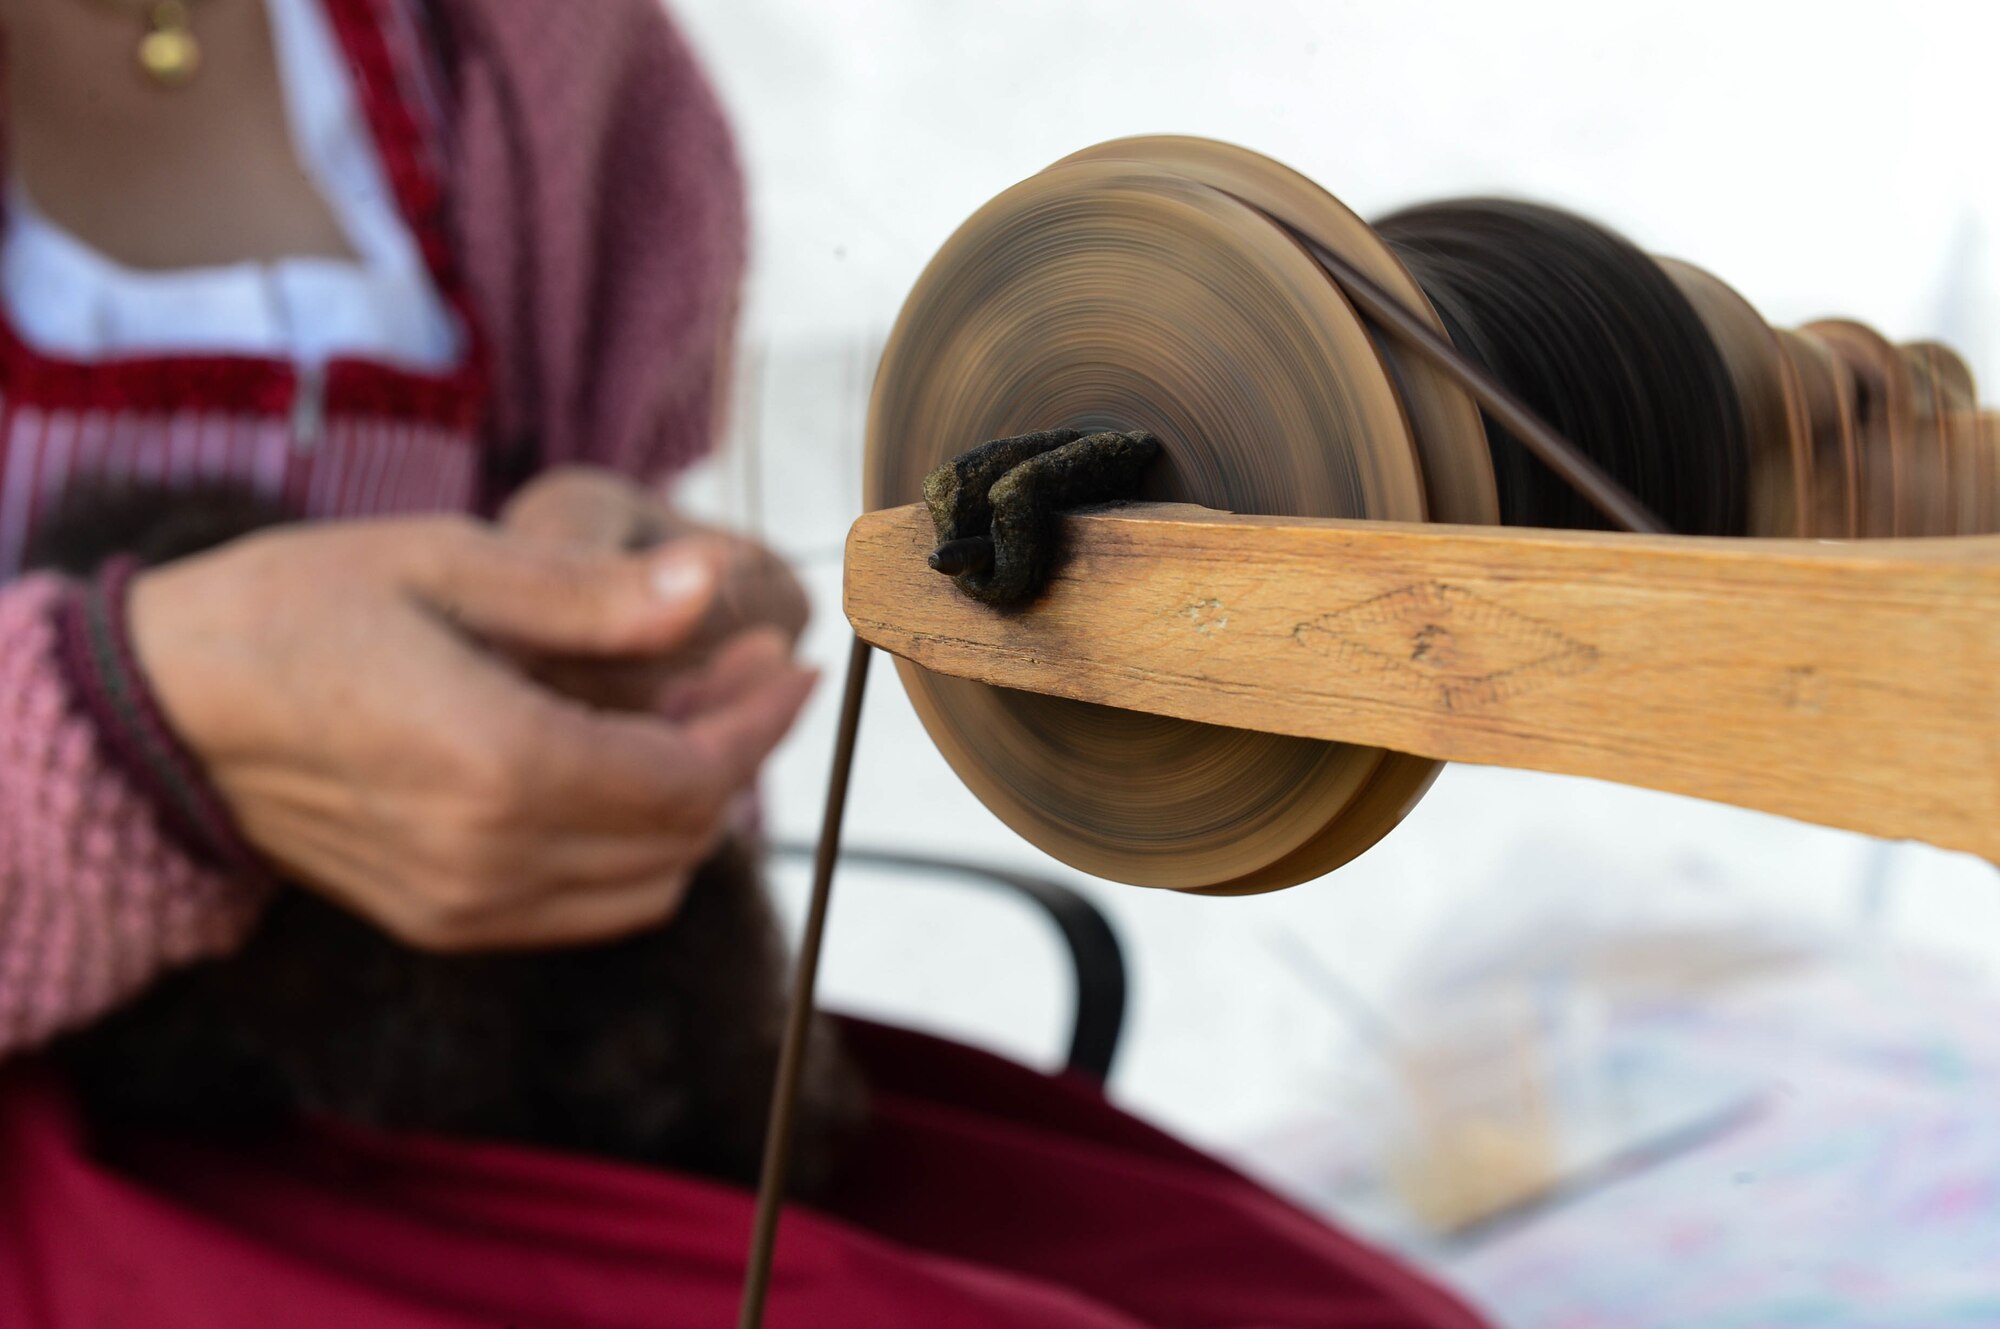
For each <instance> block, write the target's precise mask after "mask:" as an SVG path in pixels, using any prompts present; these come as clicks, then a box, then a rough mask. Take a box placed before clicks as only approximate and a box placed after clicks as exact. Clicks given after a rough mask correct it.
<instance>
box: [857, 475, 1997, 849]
mask: <svg viewBox="0 0 2000 1329" xmlns="http://www.w3.org/2000/svg"><path fill="white" fill-rule="evenodd" d="M1064 520H1065V522H1066V528H1065V530H1064V534H1063V546H1064V548H1065V550H1066V551H1067V552H1066V555H1065V557H1064V561H1063V563H1062V565H1061V566H1060V567H1059V568H1058V570H1057V572H1056V574H1055V576H1054V577H1053V578H1052V580H1051V582H1050V584H1049V588H1048V592H1047V594H1046V595H1045V596H1044V597H1043V598H1042V599H1041V600H1039V601H1037V602H1036V603H1035V604H1034V605H1033V606H1032V607H1031V608H1029V609H1027V610H1025V611H1022V612H1015V613H1004V612H996V611H994V610H991V609H988V608H986V607H985V606H983V605H979V604H976V603H974V602H973V601H971V600H969V599H968V598H966V597H965V596H964V595H962V594H961V593H959V592H958V590H957V589H956V588H955V587H954V586H953V585H952V583H951V582H950V581H949V580H948V579H946V578H944V577H941V576H939V575H938V574H937V573H935V572H933V571H931V569H930V568H929V567H928V566H927V565H926V563H925V559H926V557H927V556H928V554H929V553H930V551H931V547H932V546H933V544H934V543H935V539H936V537H935V532H934V531H933V528H932V525H931V520H930V517H929V516H928V515H927V513H926V512H925V510H924V509H923V508H922V507H920V506H911V507H904V508H893V509H888V510H884V511H880V512H873V513H869V514H867V515H866V516H864V517H862V518H861V520H859V521H858V522H856V523H855V524H854V527H853V529H852V531H850V533H849V535H848V539H847V578H846V593H845V607H846V612H847V617H848V619H849V621H850V622H852V624H853V625H854V630H855V632H856V633H858V634H859V635H860V636H861V638H862V639H863V640H865V641H867V642H869V643H871V644H873V645H876V646H879V647H881V648H883V649H884V650H887V651H890V652H892V653H894V654H896V655H900V656H903V657H906V658H907V659H909V660H912V661H914V662H915V663H917V664H919V665H922V666H923V667H924V668H926V669H931V670H935V671H937V672H939V673H944V674H951V675H957V676H959V677H963V678H972V679H977V680H979V681H981V682H985V683H991V684H996V685H999V686H1003V687H1010V688H1021V689H1026V690H1029V691H1033V692H1042V693H1050V694H1054V695H1057V696H1062V697H1068V698H1072V699H1075V700H1079V701H1088V702H1098V703H1102V704H1105V705H1110V706H1119V707H1124V708H1127V709H1131V710H1139V711H1149V712H1154V713H1157V714H1161V715H1170V716H1175V717H1178V718H1181V719H1186V720H1198V721H1203V722H1206V723H1210V724H1218V725H1228V726H1233V727H1236V728H1244V729H1258V730H1265V731H1269V732H1272V733H1281V734H1293V735H1299V736H1302V737H1308V738H1323V739H1335V740H1340V741H1345V742H1354V743H1366V744H1371V745H1373V746H1376V747H1384V748H1393V749H1396V750H1399V751H1402V752H1408V753H1414V754H1416V755H1418V756H1423V757H1434V758H1440V759H1444V760H1449V761H1465V762H1479V763H1484V764H1488V765H1496V766H1518V767H1524V768H1528V769H1532V770H1541V771H1556V772H1561V773H1564V774H1570V775H1586V776H1593V777H1595V778H1598V779H1603V780H1612V781H1616V782H1618V783H1621V784H1631V785H1643V786H1647V787H1649V788H1654V789H1665V790H1671V791H1674V792H1676V793H1682V794H1691V795H1694V796H1696V797H1700V798H1707V799H1713V800H1716V801H1719V802H1724V803H1733V804H1736V805H1738V806H1741V807H1747V808H1757V809H1760V810H1763V811H1766V812H1776V813H1781V814H1783V815H1785V816H1790V817H1798V818H1801V819H1803V820H1806V821H1814V822H1821V823H1824V824H1826V825H1830V826H1842V827H1846V828H1849V829H1852V830H1857V831H1863V832H1866V833H1868V834H1872V835H1880V836H1889V837H1896V838H1908V839H1917V840H1925V841H1928V842H1930V843H1932V844H1936V845H1940V846H1943V847H1945V848H1950V849H1962V850H1969V851H1971V852H1974V853H1977V854H1981V855H1983V856H1985V857H1986V858H1989V859H1993V860H1995V861H2000V536H1996V537H1974V538H1963V539H1950V540H1898V541H1889V540H1875V541H1867V542H1853V543H1834V542H1818V541H1793V540H1742V539H1737V540H1725V539H1699V538H1690V537H1677V536H1640V535H1622V534H1609V533H1606V534H1599V533H1595V532H1571V531H1542V530H1518V529H1497V528H1490V527H1467V526H1436V525H1405V524H1398V523H1387V522H1359V521H1332V520H1304V519H1282V518H1267V517H1239V516H1234V515H1230V514H1227V513H1220V512H1213V511H1210V510H1208V509H1205V508H1195V507H1185V506H1176V505H1161V504H1150V505H1131V506H1126V507H1120V508H1116V509H1107V510H1102V511H1099V512H1095V513H1088V514H1081V515H1076V516H1072V517H1068V518H1065V519H1064Z"/></svg>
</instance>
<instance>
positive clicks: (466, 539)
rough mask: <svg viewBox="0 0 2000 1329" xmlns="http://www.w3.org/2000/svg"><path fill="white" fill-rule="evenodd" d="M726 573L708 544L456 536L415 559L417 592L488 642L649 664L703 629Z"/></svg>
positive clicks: (479, 531)
mask: <svg viewBox="0 0 2000 1329" xmlns="http://www.w3.org/2000/svg"><path fill="white" fill-rule="evenodd" d="M721 575H722V568H721V566H720V561H719V555H718V554H717V552H716V551H715V550H714V549H713V548H712V547H710V546H708V545H707V544H706V543H705V542H702V541H692V540H690V541H683V542H676V543H675V544H672V545H669V546H666V547H664V548H661V549H656V550H652V551H649V552H647V553H642V554H614V553H600V552H593V551H588V550H580V549H575V548H563V547H557V546H552V545H545V544H538V543H533V542H530V541H527V540H522V539H517V538H512V537H510V536H508V535H507V534H505V533H503V532H499V531H494V530H491V529H487V528H478V527H472V528H466V527H459V528H457V529H456V530H454V531H452V532H451V533H449V534H442V535H441V538H440V541H439V545H438V547H436V548H433V549H430V550H427V551H425V553H424V556H421V557H419V558H417V559H416V560H414V569H413V575H412V577H411V579H410V580H411V589H412V590H413V591H414V592H415V593H416V594H417V595H418V597H419V598H420V599H421V600H422V601H423V602H424V603H425V604H427V605H428V606H430V607H431V608H433V609H434V610H436V611H437V612H439V613H441V614H443V615H444V616H446V617H447V618H450V619H451V620H453V621H454V622H456V623H458V624H459V625H461V626H462V627H464V628H466V629H467V630H468V631H470V632H472V633H474V634H475V635H477V636H480V637H483V638H486V639H487V640H489V641H495V642H504V643H506V644H509V645H515V646H522V647H526V648H529V649H531V650H536V651H541V652H545V653H550V654H563V655H603V656H617V655H652V654H658V653H660V652H663V651H668V650H671V649H673V648H674V647H676V646H678V645H680V644H681V643H682V642H684V641H685V640H686V639H687V638H689V637H690V636H692V635H694V633H695V632H696V631H697V630H698V629H699V628H700V627H701V625H702V622H703V620H704V618H705V617H706V616H707V614H708V610H709V606H710V604H711V602H712V601H713V600H714V598H715V593H716V588H717V586H718V584H719V583H720V580H721Z"/></svg>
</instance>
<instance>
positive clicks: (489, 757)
mask: <svg viewBox="0 0 2000 1329" xmlns="http://www.w3.org/2000/svg"><path fill="white" fill-rule="evenodd" d="M714 557H715V555H714V554H713V553H712V552H710V551H707V550H706V549H704V548H703V547H701V546H699V545H696V544H692V543H690V544H688V545H686V546H675V547H670V548H668V549H667V550H665V551H663V552H658V553H653V554H608V553H590V552H584V551H576V550H566V549H561V548H553V547H542V546H536V545H532V544H529V543H527V542H524V541H519V540H512V539H509V538H507V537H505V536H503V535H501V534H499V533H496V532H494V531H492V530H491V529H489V528H487V527H484V526H482V525H480V524H478V523H475V522H472V521H469V520H466V519H462V518H456V517H427V518H413V519H396V520H382V521H370V522H351V523H341V524H325V525H307V526H296V527H285V528H280V529H277V530H274V531H270V532H265V533H262V534H258V535H253V536H251V537H249V538H248V539H244V540H239V541H236V542H234V543H232V544H229V545H225V546H223V547H221V548H219V549H217V550H214V551H212V552H210V553H206V554H202V555H198V556H196V557H193V558H189V559H185V560H182V561H179V562H175V563H170V564H166V565H163V566H161V567H158V568H155V569H152V570H150V571H147V572H144V573H142V574H140V575H139V576H138V577H137V578H136V579H135V580H134V582H133V584H132V591H131V599H130V602H129V607H128V612H129V615H130V631H131V637H132V643H133V648H134V651H135V653H136V654H137V655H138V658H139V662H140V665H141V667H142V668H143V669H144V670H145V672H146V674H147V677H148V679H149V680H150V682H151V684H152V688H153V691H154V693H155V695H156V696H157V697H158V699H159V702H160V705H161V707H162V709H163V710H164V711H165V713H166V715H167V718H168V719H169V721H170V722H171V723H172V724H173V725H174V727H175V729H176V731H177V732H178V733H179V734H180V736H181V738H182V740H183V741H184V742H185V743H186V744H187V745H188V747H189V748H190V749H192V750H193V752H194V753H195V755H196V756H197V757H199V758H200V759H201V760H202V762H203V763H204V765H205V766H206V768H207V770H208V772H209V775H210V777H211V778H212V779H213V781H214V782H215V784H216V786H217V788H218V789H219V790H220V791H221V793H222V796H223V798H224V799H225V801H226V802H227V803H228V804H229V806H230V808H231V810H232V811H233V812H234V814H235V816H236V819H237V822H238V824H239V826H240V827H241V828H242V830H243V832H244V833H245V835H246V836H247V837H248V838H249V840H250V841H251V843H252V844H254V845H256V846H257V848H258V849H260V850H261V851H262V852H263V853H264V854H265V855H266V856H267V857H269V858H270V859H271V860H272V862H273V863H274V864H276V865H277V866H278V867H279V868H280V869H281V870H283V871H284V872H285V873H286V874H287V875H288V876H290V877H292V878H293V879H295V880H297V881H299V882H300V883H301V884H303V885H306V886H308V887H310V888H312V889H315V890H317V891H319V892H321V893H322V894H324V895H326V896H328V897H330V898H332V899H334V900H335V901H337V902H339V903H341V904H344V905H345V906H347V907H348V908H350V909H353V910H354V911H356V912H358V913H360V914H362V915H364V916H366V917H368V918H370V919H371V920H373V921H374V922H375V923H376V924H377V925H379V926H381V927H383V928H384V929H386V930H387V931H389V932H390V933H392V934H394V935H396V936H397V937H400V938H401V939H403V940H404V941H406V942H409V943H411V944H413V945H417V946H421V947H426V948H430V949H441V950H464V949H482V948H496V947H514V946H547V945H558V944H563V943H568V942H580V941H587V940H596V939H601V938H607V937H612V936H616V935H619V934H622V933H626V932H630V931H634V930H637V929H639V928H642V927H646V926H648V925H651V924H654V923H657V922H659V921H661V920H662V919H665V918H667V917H669V916H670V915H671V914H672V913H673V912H674V910H675V909H676V908H677V907H678V905H679V903H680V900H681V896H682V895H683V893H684V892H685V890H686V888H687V883H688V881H689V879H690V877H691V875H692V873H693V871H694V869H695V868H696V867H698V866H699V865H700V863H701V862H702V861H703V860H704V859H705V858H706V857H707V856H708V854H709V852H710V851H711V850H712V849H713V848H714V846H715V843H716V841H717V839H718V838H719V836H720V834H721V830H722V827H723V823H724V819H725V817H726V816H727V815H728V812H729V809H730V806H731V804H732V802H733V801H734V800H735V798H736V796H737V795H738V794H739V793H741V792H742V791H743V790H745V789H746V788H748V787H749V785H750V783H751V782H752V780H753V779H754V778H755V775H756V772H757V768H758V766H759V765H760V764H761V762H762V761H763V759H764V757H765V756H766V755H767V754H768V753H769V752H770V750H771V749H772V748H773V747H775V746H776V745H777V743H778V741H779V739H781V738H782V737H783V736H784V734H785V732H786V730H787V729H789V728H790V726H791V723H792V721H793V719H794V718H795V717H796V716H797V714H798V711H799V708H800V707H801V706H802V705H803V704H804V701H805V698H806V696H807V694H808V693H809V692H810V691H811V688H812V685H813V682H814V675H813V674H812V673H811V671H809V670H805V669H802V668H800V667H798V666H797V665H795V664H793V663H792V662H791V661H790V659H789V658H788V655H787V652H786V649H785V644H784V643H783V642H782V640H780V639H777V638H776V636H775V634H771V635H768V636H759V635H754V634H753V635H751V636H749V637H747V638H745V639H744V640H743V641H742V642H741V643H739V644H738V645H737V646H735V647H734V648H733V649H734V650H735V652H736V654H737V655H738V656H739V657H740V658H736V659H732V660H730V661H728V662H726V663H727V664H728V666H729V667H728V668H727V669H726V670H725V671H721V672H722V673H723V675H724V676H726V677H727V678H728V680H729V682H728V684H727V686H726V687H725V688H723V690H722V691H721V692H720V693H718V695H716V696H715V697H713V698H711V699H709V704H706V705H704V706H703V707H702V708H701V710H700V712H699V713H698V714H696V715H693V716H691V717H690V718H688V719H687V720H686V721H685V722H671V721H668V720H666V719H664V718H662V717H660V716H657V715H649V714H644V713H629V712H615V711H605V710H598V709H594V708H591V707H588V706H585V705H583V704H580V703H577V702H574V701H570V700H566V699H564V698H562V697H559V696H557V695H556V694H554V693H553V692H550V691H549V690H547V689H545V688H543V687H541V686H538V685H536V684H534V683H533V682H531V681H529V680H528V679H526V678H525V677H524V676H523V675H522V674H521V673H520V672H519V670H518V669H516V668H515V667H514V666H512V665H511V664H509V663H508V662H507V659H506V652H508V651H516V652H546V653H555V654H563V655H571V656H588V655H595V656H602V657H605V658H619V657H628V656H630V657H645V656H652V655H658V654H660V653H662V652H666V651H669V650H672V649H673V648H674V647H675V646H676V645H677V644H679V643H680V642H681V641H682V640H684V639H685V638H686V637H688V636H689V635H691V634H693V633H694V632H696V631H697V630H699V628H700V627H701V625H702V622H703V619H704V616H705V614H706V613H707V610H708V606H709V601H710V599H711V598H712V597H713V595H714V593H715V587H716V585H717V579H718V576H719V573H720V569H718V568H717V567H716V566H714V563H713V560H714Z"/></svg>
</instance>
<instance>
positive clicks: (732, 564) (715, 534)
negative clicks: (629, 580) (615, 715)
mask: <svg viewBox="0 0 2000 1329" xmlns="http://www.w3.org/2000/svg"><path fill="white" fill-rule="evenodd" d="M500 526H501V528H502V529H503V530H504V531H506V532H507V533H509V534H511V535H515V536H519V537H520V538H522V539H525V540H530V541H533V542H535V543H538V544H547V545H558V546H565V547H569V548H575V549H584V550H591V551H605V552H609V551H633V550H640V549H650V548H652V547H653V546H655V545H660V544H665V543H668V542H670V541H682V540H688V541H699V542H702V543H703V544H706V545H708V546H710V547H711V549H712V551H713V552H714V555H715V557H714V558H713V560H712V562H713V564H714V565H715V566H718V567H720V568H721V569H722V577H721V582H720V585H719V586H718V587H717V590H716V594H715V598H714V600H713V602H712V603H711V607H710V609H709V613H708V618H707V621H706V622H704V623H703V624H702V626H701V629H700V631H699V632H697V633H696V634H695V635H694V636H693V637H692V638H691V639H690V640H689V641H688V643H687V644H686V645H685V646H683V647H681V648H680V649H678V650H676V651H675V652H674V653H673V654H672V655H668V656H663V657H660V658H658V659H656V660H652V661H647V662H644V663H639V664H624V663H616V664H614V663H608V662H605V661H601V660H588V661H582V660H558V659H540V660H531V661H527V662H526V663H527V664H528V666H529V668H530V669H531V670H532V671H533V672H534V674H535V675H536V676H537V677H539V678H541V679H542V680H543V681H544V682H546V683H548V684H549V685H550V686H552V687H555V688H557V689H558V690H560V691H562V692H564V693H566V694H568V695H571V696H574V697H578V698H580V699H582V700H586V701H590V702H593V703H595V704H598V705H601V706H605V707H608V708H613V709H621V710H659V709H665V710H667V711H669V712H676V711H680V710H685V709H688V708H690V707H696V706H699V704H700V699H701V698H702V697H703V696H704V695H705V694H706V692H707V691H709V690H710V689H711V688H712V686H713V683H712V682H709V681H704V680H702V679H701V678H700V675H701V673H702V672H703V669H704V667H705V666H706V665H707V663H708V661H709V660H710V659H711V658H713V657H714V656H715V654H716V653H717V652H718V650H719V649H720V648H721V647H722V646H723V644H724V643H726V642H729V641H731V640H733V639H736V638H739V637H741V636H742V635H743V634H745V633H749V632H757V633H758V634H759V635H764V634H768V633H771V632H773V631H775V632H777V633H780V634H782V635H783V637H784V639H785V640H786V641H787V642H788V643H792V644H796V642H797V641H798V638H799V634H800V633H801V632H803V631H804V630H805V625H806V619H807V617H808V615H809V613H810V610H809V606H808V604H807V600H806V594H805V589H804V588H803V587H802V586H800V585H799V581H798V578H797V577H795V576H793V575H792V571H791V569H790V568H789V567H787V566H786V565H785V563H784V561H783V560H782V559H780V558H779V557H778V556H777V555H776V554H775V553H773V552H772V551H771V550H770V549H768V548H766V547H765V546H763V545H761V544H759V543H758V542H757V541H755V540H751V539H748V538H747V537H744V536H741V535H736V534H734V533H732V532H729V531H725V530H722V529H720V528H717V527H712V526H704V525H701V524H700V523H698V522H694V521H691V520H689V519H688V518H687V517H684V516H682V515H681V514H680V513H678V512H675V511H674V510H673V509H672V508H671V507H670V506H668V504H667V502H666V501H665V500H664V499H663V498H662V497H661V496H660V495H658V494H657V493H654V492H653V491H651V490H648V489H646V488H643V487H642V486H640V485H637V484H634V483H633V482H632V481H630V480H628V479H626V478H625V477H624V476H622V475H619V474H617V473H616V472H613V471H606V470H600V469H596V468H593V467H583V466H570V467H562V468H559V469H556V470H552V471H549V472H547V473H545V474H543V475H541V476H538V477H536V478H535V479H534V480H532V481H530V482H529V483H528V484H527V485H526V486H525V487H524V488H523V489H522V490H521V491H520V492H519V493H517V494H516V495H515V496H514V497H513V499H512V500H510V501H509V502H508V504H507V506H506V508H505V509H504V510H503V511H502V513H501V514H500Z"/></svg>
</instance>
